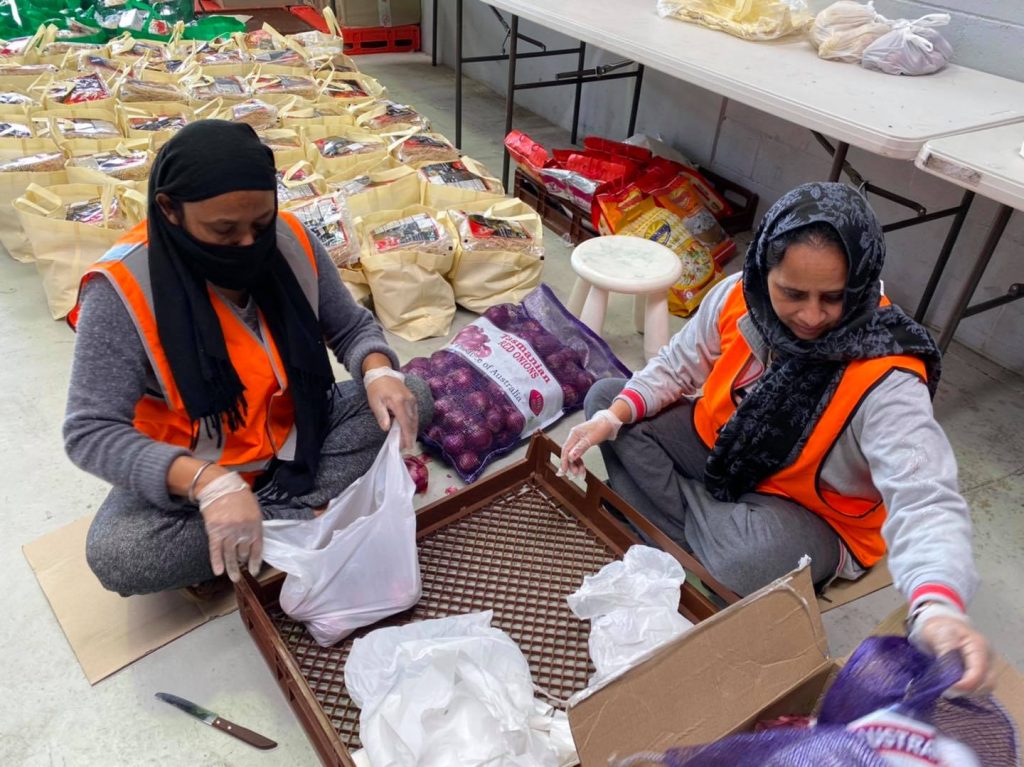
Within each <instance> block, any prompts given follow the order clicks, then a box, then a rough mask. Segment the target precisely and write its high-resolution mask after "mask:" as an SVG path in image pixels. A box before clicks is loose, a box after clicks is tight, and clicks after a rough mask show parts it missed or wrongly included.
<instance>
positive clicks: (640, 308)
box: [633, 293, 647, 333]
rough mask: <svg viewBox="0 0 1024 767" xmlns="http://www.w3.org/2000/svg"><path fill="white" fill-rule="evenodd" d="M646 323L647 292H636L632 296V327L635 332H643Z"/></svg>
mask: <svg viewBox="0 0 1024 767" xmlns="http://www.w3.org/2000/svg"><path fill="white" fill-rule="evenodd" d="M646 324H647V294H646V293H637V294H636V295H635V296H633V327H634V328H635V329H636V332H637V333H643V332H644V326H645V325H646Z"/></svg>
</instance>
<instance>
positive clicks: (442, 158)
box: [394, 133, 461, 167]
mask: <svg viewBox="0 0 1024 767" xmlns="http://www.w3.org/2000/svg"><path fill="white" fill-rule="evenodd" d="M394 155H395V159H397V160H398V161H399V162H402V163H405V164H406V165H412V166H414V167H419V166H420V165H429V164H431V163H437V162H454V161H456V160H458V159H459V157H460V156H461V154H460V152H459V150H458V149H456V148H455V146H454V145H453V144H452V143H451V142H450V141H449V140H448V139H446V138H445V137H444V136H442V135H441V134H440V133H416V134H413V135H412V136H410V137H409V138H407V139H405V140H404V141H402V142H401V143H400V144H399V145H398V146H397V147H395V150H394Z"/></svg>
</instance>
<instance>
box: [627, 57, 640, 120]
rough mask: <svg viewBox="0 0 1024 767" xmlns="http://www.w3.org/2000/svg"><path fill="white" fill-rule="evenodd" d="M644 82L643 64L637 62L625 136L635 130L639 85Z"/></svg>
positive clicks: (638, 103)
mask: <svg viewBox="0 0 1024 767" xmlns="http://www.w3.org/2000/svg"><path fill="white" fill-rule="evenodd" d="M643 84H644V65H643V64H637V67H636V80H634V81H633V107H632V109H630V111H629V128H628V129H627V130H626V138H629V137H630V136H632V135H633V134H634V133H635V132H636V113H637V110H639V109H640V87H641V86H642V85H643Z"/></svg>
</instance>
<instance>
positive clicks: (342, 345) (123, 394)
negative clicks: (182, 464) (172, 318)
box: [64, 221, 398, 508]
mask: <svg viewBox="0 0 1024 767" xmlns="http://www.w3.org/2000/svg"><path fill="white" fill-rule="evenodd" d="M278 240H279V243H280V244H281V246H282V247H284V246H285V245H288V246H294V242H295V240H294V235H292V234H291V232H290V231H289V230H288V229H287V225H286V224H284V223H283V222H280V221H279V222H278ZM289 240H290V241H289ZM309 240H310V242H311V243H313V247H314V250H315V252H316V260H317V269H318V271H319V280H318V283H319V293H320V306H319V315H320V326H321V328H322V329H323V334H324V341H325V342H326V344H327V345H328V346H329V347H330V349H331V350H332V351H333V352H334V355H335V356H336V357H337V359H338V361H339V362H341V363H342V364H343V365H344V366H345V368H346V369H347V370H348V371H349V373H351V375H352V377H353V378H354V379H356V380H357V381H359V380H361V379H362V370H363V368H362V366H363V360H364V359H365V358H366V356H367V355H368V354H371V353H373V352H380V353H381V354H385V355H387V356H388V357H389V358H390V359H391V363H392V365H393V366H395V367H396V368H397V367H398V358H397V356H396V355H395V353H394V352H393V351H392V350H391V348H390V347H389V346H388V345H387V342H386V341H385V340H384V333H383V331H382V330H381V329H380V326H379V325H378V324H377V323H376V321H375V320H374V319H373V315H371V314H370V312H368V311H367V310H366V309H364V308H362V307H360V306H358V305H357V304H356V303H355V301H353V299H352V297H351V295H350V294H349V292H348V290H347V289H346V288H345V286H344V285H343V284H342V282H341V278H340V277H339V276H338V270H337V268H336V267H335V266H334V264H333V263H332V262H331V259H330V257H329V256H328V255H327V252H326V251H325V250H324V249H323V247H322V246H321V245H320V243H319V241H318V240H317V239H316V237H315V236H314V235H312V234H309ZM240 311H241V310H240ZM243 316H244V313H243ZM147 391H149V392H152V393H158V392H159V391H160V390H159V387H158V386H157V384H156V378H155V376H154V374H153V369H152V367H151V366H150V363H149V359H148V358H147V356H146V351H145V348H144V347H143V345H142V341H141V339H140V338H139V335H138V332H137V331H136V329H135V324H134V322H133V321H132V319H131V316H130V315H129V314H128V310H127V308H126V307H125V306H124V304H123V302H122V301H121V298H120V296H119V295H118V294H117V292H116V290H115V289H114V287H113V285H112V284H111V283H110V282H109V281H108V280H107V279H104V278H102V277H98V278H94V279H92V280H90V281H89V283H88V284H87V285H86V287H85V290H84V291H83V292H82V301H81V315H80V318H79V321H78V338H77V340H76V342H75V353H74V361H73V364H72V368H71V386H70V389H69V391H68V404H67V410H66V412H65V416H64V447H65V450H67V454H68V457H69V458H70V459H71V460H72V462H74V464H75V465H76V466H78V467H79V468H81V469H83V470H84V471H87V472H89V473H90V474H95V475H96V476H97V477H100V478H101V479H104V480H106V481H107V482H110V483H111V484H113V485H117V486H120V487H123V488H127V489H129V490H131V491H132V492H135V493H137V494H139V495H140V496H142V497H143V498H145V499H146V500H148V501H149V502H150V503H152V504H153V505H155V506H158V507H161V508H174V507H176V506H177V505H178V503H177V502H176V501H175V499H173V498H172V497H171V496H170V494H169V493H168V491H167V472H168V470H169V468H170V465H171V463H172V462H173V461H174V460H175V459H176V458H178V457H179V456H181V455H187V454H188V451H186V450H184V449H182V448H180V447H175V446H173V445H168V444H165V443H162V442H157V441H155V440H153V439H150V438H149V437H147V436H146V435H144V434H142V433H141V432H140V431H138V430H137V429H135V427H134V426H133V425H132V419H133V417H134V413H135V405H136V403H137V402H138V401H139V399H141V398H142V396H143V395H144V394H145V393H146V392H147Z"/></svg>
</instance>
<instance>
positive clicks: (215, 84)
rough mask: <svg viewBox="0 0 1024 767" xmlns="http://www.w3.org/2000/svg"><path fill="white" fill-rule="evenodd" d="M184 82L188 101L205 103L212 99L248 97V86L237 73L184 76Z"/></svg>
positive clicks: (242, 98) (243, 99) (242, 99)
mask: <svg viewBox="0 0 1024 767" xmlns="http://www.w3.org/2000/svg"><path fill="white" fill-rule="evenodd" d="M184 82H185V84H186V93H188V97H189V101H192V102H193V103H205V102H208V101H213V100H214V99H222V100H224V101H245V100H246V99H247V98H249V86H248V85H247V84H246V82H245V80H243V79H242V78H241V77H238V76H237V75H226V76H223V77H211V76H209V75H198V76H194V77H191V78H186V80H185V81H184Z"/></svg>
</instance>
